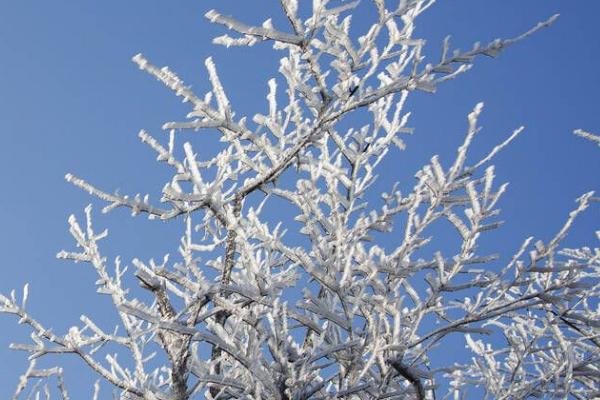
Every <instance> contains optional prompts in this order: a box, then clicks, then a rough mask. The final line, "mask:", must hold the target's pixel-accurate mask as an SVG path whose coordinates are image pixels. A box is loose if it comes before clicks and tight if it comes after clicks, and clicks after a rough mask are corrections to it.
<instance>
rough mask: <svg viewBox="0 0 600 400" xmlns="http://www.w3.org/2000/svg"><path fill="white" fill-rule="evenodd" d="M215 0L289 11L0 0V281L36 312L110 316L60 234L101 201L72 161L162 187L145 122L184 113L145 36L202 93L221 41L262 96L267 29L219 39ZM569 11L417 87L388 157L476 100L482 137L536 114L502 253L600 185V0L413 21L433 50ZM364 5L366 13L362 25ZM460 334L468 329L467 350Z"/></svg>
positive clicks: (443, 137)
mask: <svg viewBox="0 0 600 400" xmlns="http://www.w3.org/2000/svg"><path fill="white" fill-rule="evenodd" d="M307 3H308V1H307ZM210 8H217V9H218V10H220V11H222V12H223V13H226V14H233V15H235V16H237V17H238V18H240V19H243V20H245V21H247V22H254V23H258V22H261V21H263V20H264V19H266V18H267V17H269V16H273V17H276V18H275V23H276V25H277V23H278V22H279V21H281V20H282V19H281V14H280V11H279V8H278V7H277V1H276V0H254V1H250V0H244V1H242V0H220V1H217V0H195V1H192V0H186V1H182V0H171V1H168V2H167V1H148V0H145V1H142V0H128V1H117V0H107V1H102V2H98V1H89V0H86V1H74V0H71V1H67V0H54V1H47V2H46V1H33V0H20V1H4V2H2V4H1V5H0V55H1V56H0V124H1V125H0V126H1V129H0V135H1V138H2V146H3V149H4V150H2V156H1V157H0V182H1V183H2V189H1V190H2V195H0V210H3V213H4V217H3V218H2V224H1V226H0V254H2V257H1V258H0V260H1V265H0V268H1V269H2V270H1V271H2V274H1V276H2V278H1V279H0V292H2V293H7V292H9V291H10V290H11V289H13V288H18V289H20V288H21V287H22V286H23V284H24V283H25V282H30V293H31V294H30V300H29V305H30V306H29V307H30V311H31V312H32V313H33V314H34V315H38V316H41V319H42V320H43V321H46V322H47V326H48V327H52V328H54V330H55V331H56V332H60V333H62V332H64V331H65V330H66V329H67V328H68V327H69V326H71V325H72V324H76V323H78V321H79V316H80V315H81V314H82V313H86V314H87V315H90V316H94V315H98V316H99V318H98V319H99V321H101V322H102V321H106V322H107V323H108V321H111V318H112V317H111V316H110V315H111V314H110V308H108V307H107V303H106V300H107V299H105V298H103V297H98V296H97V295H95V293H94V289H93V284H94V281H95V277H94V275H93V273H92V271H91V269H90V268H88V267H87V266H83V265H74V264H70V263H67V262H61V261H58V260H56V259H55V254H56V252H57V251H58V250H61V249H63V248H66V249H70V248H72V247H71V246H72V240H71V238H70V237H69V235H68V233H67V225H66V219H67V217H68V215H69V214H71V213H76V214H78V215H81V212H82V210H83V208H84V207H85V206H86V205H87V204H88V203H89V202H93V203H95V202H94V201H93V200H92V199H91V198H89V197H88V196H87V194H85V193H82V192H81V191H79V190H77V189H75V188H73V187H71V186H70V185H68V184H67V183H66V182H65V181H64V179H63V176H64V174H65V173H66V172H73V173H76V174H77V175H79V176H81V177H84V178H86V179H89V180H90V181H92V182H94V183H95V184H97V185H98V186H100V187H103V188H106V189H109V190H113V189H117V188H118V189H120V190H121V191H122V192H126V193H136V192H138V191H141V192H150V193H151V194H154V198H157V194H158V193H159V192H160V189H161V187H162V183H163V182H164V180H165V179H166V178H167V176H168V173H169V172H170V171H169V170H167V169H166V168H165V167H163V166H160V165H157V164H156V163H155V162H154V154H153V153H152V152H151V151H150V150H149V149H148V148H146V147H145V146H143V145H140V144H139V142H138V139H137V132H138V131H139V129H141V128H144V129H147V130H148V131H149V132H151V133H154V134H159V129H160V126H161V125H162V123H163V122H165V121H168V120H174V119H181V118H182V117H183V116H184V115H185V114H186V113H187V111H188V108H187V107H186V105H182V104H181V103H180V102H179V101H178V100H177V99H176V98H175V97H174V96H173V95H172V94H171V93H170V92H169V91H168V90H167V89H165V88H164V87H162V86H161V85H160V84H159V83H157V82H156V81H154V79H151V78H150V77H149V76H148V75H146V74H145V73H142V72H140V71H139V70H137V68H136V67H135V65H134V64H133V63H131V62H130V58H131V56H133V55H134V54H136V53H138V52H143V53H144V55H146V56H147V57H148V58H149V59H150V60H151V61H152V62H153V63H155V64H157V65H169V66H170V67H171V68H172V69H173V70H175V71H177V73H178V74H179V75H180V76H181V77H182V78H183V79H184V80H185V81H186V82H188V83H189V84H192V85H193V87H194V88H197V89H198V91H199V92H200V93H204V92H205V91H206V89H207V88H208V82H207V79H206V74H205V70H204V66H203V61H204V59H205V58H206V57H207V56H209V55H213V57H214V60H215V63H216V64H217V66H218V68H219V71H220V73H221V77H222V80H223V83H224V85H225V86H226V88H228V89H229V90H228V92H229V96H230V99H231V100H232V103H233V104H234V105H235V106H236V108H237V109H238V110H239V111H238V114H244V113H249V114H251V113H253V112H257V111H263V110H264V104H265V103H264V102H263V101H264V96H265V94H266V90H267V86H266V80H267V78H268V77H270V76H272V75H274V74H275V72H276V69H277V58H276V57H277V55H276V54H275V53H273V52H272V51H271V49H270V45H262V46H256V47H254V48H251V49H230V50H226V49H224V48H220V47H219V48H217V47H214V46H212V45H211V44H210V41H211V38H212V37H214V36H215V35H216V34H222V33H223V31H222V30H221V29H220V28H218V27H214V26H211V25H209V24H208V23H207V22H206V21H205V20H204V19H203V17H202V16H203V14H204V13H205V12H206V11H207V10H209V9H210ZM269 10H273V11H272V12H270V11H269ZM557 12H558V13H561V18H560V19H559V20H558V22H557V23H556V24H555V25H554V26H553V27H551V28H550V29H547V30H543V31H542V32H539V33H538V34H536V35H535V36H534V37H532V38H530V39H528V40H526V41H525V42H522V43H519V44H517V45H515V46H514V47H512V48H510V49H508V50H507V51H506V52H505V53H503V54H502V55H501V56H500V57H499V58H498V59H496V60H490V59H481V60H478V62H477V63H476V66H475V68H474V69H473V70H472V71H470V72H469V73H467V74H466V75H463V76H461V77H460V78H458V79H457V80H455V81H452V82H449V83H447V84H445V85H444V86H442V87H441V88H440V90H439V92H438V93H437V94H435V95H433V96H432V95H427V94H420V93H418V94H415V95H413V96H412V98H411V99H410V102H409V105H408V107H409V109H411V110H412V111H413V116H412V122H411V123H410V125H411V126H413V127H415V128H416V131H415V135H414V136H413V137H410V138H408V139H407V144H408V150H407V151H406V152H405V153H402V154H395V155H393V156H392V157H390V159H389V160H388V161H387V163H386V171H397V173H398V176H399V177H400V178H401V179H404V178H406V177H410V176H412V174H413V173H414V172H415V171H416V170H417V169H418V167H419V166H420V165H421V164H422V163H423V162H425V161H426V160H428V159H429V158H430V157H431V156H432V155H433V154H437V153H439V154H441V156H442V162H443V161H444V159H445V160H446V163H447V162H448V157H449V156H450V155H451V154H454V151H455V149H456V147H457V146H458V145H459V143H460V141H461V140H462V138H463V133H464V131H465V125H466V114H467V113H468V112H469V111H470V110H471V109H472V108H473V106H474V105H475V104H476V103H477V102H478V101H484V102H485V104H486V107H485V110H484V114H483V116H482V119H481V124H482V125H483V127H484V131H483V132H482V134H481V135H480V137H479V141H478V142H477V144H476V146H475V153H479V154H481V153H482V152H483V151H485V150H486V149H490V148H491V147H492V146H493V145H494V144H496V143H497V142H499V141H501V140H503V138H505V137H506V135H508V134H509V133H510V132H511V131H512V130H513V129H514V128H515V127H517V126H519V125H521V124H523V125H525V126H526V131H525V133H524V134H523V135H522V136H521V137H520V138H519V139H518V140H517V141H516V142H514V143H513V145H512V146H511V147H510V148H509V149H508V150H507V151H505V152H504V153H502V154H500V156H499V157H498V158H497V162H496V165H497V175H498V178H499V179H500V180H501V181H510V182H511V184H510V186H509V192H508V194H506V195H505V197H504V199H503V201H502V202H501V207H502V209H503V217H504V219H506V220H507V223H506V224H505V226H504V227H503V228H502V231H501V232H498V233H494V234H493V235H490V238H489V239H486V240H487V241H484V245H489V248H490V249H494V250H495V251H501V252H503V253H504V254H507V253H508V252H510V251H514V250H515V249H516V248H517V247H518V246H519V244H520V242H521V241H522V239H523V238H525V237H526V236H528V235H531V234H533V235H535V236H537V237H539V238H541V239H548V238H550V237H551V235H552V234H553V233H554V232H556V231H557V229H558V228H559V227H560V225H561V224H562V222H563V221H564V219H565V217H566V216H567V213H568V211H570V210H571V209H572V208H573V206H574V199H575V198H576V197H578V196H579V195H580V194H582V193H583V192H585V191H588V190H592V189H597V190H600V174H599V173H598V171H600V149H599V148H597V147H595V146H593V145H592V144H590V143H587V142H585V141H584V140H583V139H580V138H577V137H574V136H573V135H571V132H572V130H573V129H575V128H584V129H586V130H590V131H592V132H594V131H595V132H600V107H599V105H600V102H599V101H598V98H597V95H598V89H599V88H600V78H599V76H600V75H599V71H600V25H599V24H598V23H597V16H598V15H599V14H600V2H598V1H566V0H563V1H558V0H544V1H542V0H528V1H523V0H485V1H481V0H440V1H439V3H438V4H437V5H436V6H434V7H433V8H432V9H431V10H430V11H428V12H427V13H426V15H424V16H423V17H422V18H421V20H420V22H419V23H418V30H417V36H421V37H424V38H426V39H427V40H428V46H429V47H428V51H427V53H428V54H431V55H437V54H439V53H438V51H439V48H440V43H441V41H442V39H443V38H444V36H445V35H447V34H452V35H453V43H454V45H455V46H459V47H462V48H468V47H470V46H471V44H472V43H473V42H474V41H477V40H481V41H483V42H487V41H489V40H492V39H494V38H496V37H508V36H511V35H514V34H517V33H520V32H522V31H524V30H526V29H528V28H529V27H530V26H532V25H534V24H535V23H536V22H538V21H541V20H543V19H546V18H547V17H549V16H550V15H552V14H554V13H557ZM361 18H364V16H363V15H359V16H358V17H357V18H356V19H355V20H354V23H355V24H356V25H361V24H364V23H366V21H364V20H363V19H361ZM279 26H283V25H281V24H280V25H279ZM241 66H244V69H241ZM257 105H260V108H259V107H257ZM206 151H210V149H206ZM446 165H447V164H446ZM95 204H96V203H95ZM96 209H97V210H98V209H99V207H96ZM599 219H600V212H599V210H598V207H596V208H595V209H592V210H589V211H588V212H587V214H586V216H585V219H582V220H580V221H579V222H578V223H577V224H576V226H575V230H574V231H573V234H572V235H570V236H569V238H568V240H567V244H569V245H572V246H575V245H581V244H586V243H587V244H594V243H593V241H592V239H593V235H592V232H593V231H594V229H597V228H598V226H599V224H598V222H599ZM95 223H96V225H97V226H98V227H99V228H104V227H108V228H109V229H110V232H111V237H110V238H109V240H108V242H107V243H106V247H105V249H106V254H107V255H108V256H109V257H110V258H112V257H114V256H116V255H118V254H120V255H122V257H123V259H124V261H125V262H128V261H129V260H130V259H131V258H132V257H134V256H137V257H140V258H142V259H149V258H151V257H155V258H159V259H160V258H162V254H163V253H165V252H174V251H175V249H176V247H177V243H178V240H179V225H178V224H177V223H174V224H164V223H157V222H151V221H147V220H146V219H144V218H141V219H132V218H129V217H128V214H127V213H126V212H125V211H117V212H115V213H113V214H110V215H107V216H100V215H97V216H96V219H95ZM28 334H29V332H28V331H27V329H25V328H24V327H21V326H17V325H16V320H15V319H14V318H12V317H10V316H5V315H0V398H8V397H9V395H10V394H11V393H12V390H13V389H14V387H15V385H16V383H17V377H18V375H19V374H20V373H21V372H22V371H23V370H24V369H25V367H26V361H25V357H24V354H19V353H15V352H12V351H9V350H8V349H7V346H8V344H9V343H10V342H14V341H27V340H28ZM462 346H463V343H462V342H457V346H456V348H458V349H461V348H462ZM67 365H68V367H69V369H68V372H69V373H70V374H69V375H68V376H67V383H68V384H69V386H70V387H71V391H72V397H73V398H86V396H88V395H89V390H84V389H85V388H86V387H89V384H90V382H93V378H92V377H90V376H88V375H87V374H83V373H80V372H78V371H77V370H76V369H75V367H78V366H80V365H81V364H80V363H79V362H78V361H77V360H73V359H69V360H68V361H67Z"/></svg>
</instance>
